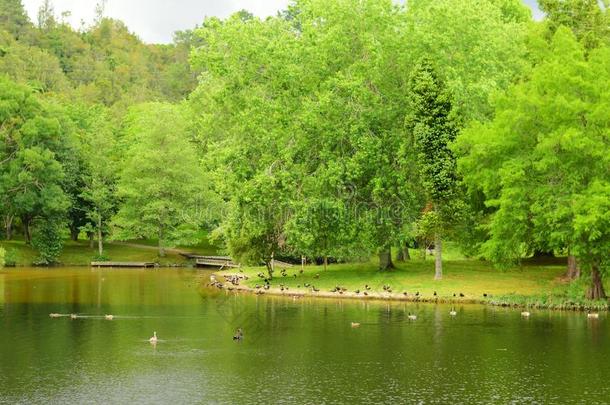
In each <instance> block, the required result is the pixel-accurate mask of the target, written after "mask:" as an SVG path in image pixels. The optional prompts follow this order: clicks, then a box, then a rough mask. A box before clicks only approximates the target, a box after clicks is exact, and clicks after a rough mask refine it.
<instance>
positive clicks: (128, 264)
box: [91, 262, 157, 268]
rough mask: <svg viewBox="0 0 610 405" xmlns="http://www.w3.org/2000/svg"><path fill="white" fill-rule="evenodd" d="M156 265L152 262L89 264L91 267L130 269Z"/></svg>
mask: <svg viewBox="0 0 610 405" xmlns="http://www.w3.org/2000/svg"><path fill="white" fill-rule="evenodd" d="M156 266H157V263H152V262H91V267H130V268H136V267H139V268H151V267H156Z"/></svg>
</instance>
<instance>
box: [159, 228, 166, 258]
mask: <svg viewBox="0 0 610 405" xmlns="http://www.w3.org/2000/svg"><path fill="white" fill-rule="evenodd" d="M158 247H159V257H165V248H164V247H163V228H161V229H159V243H158Z"/></svg>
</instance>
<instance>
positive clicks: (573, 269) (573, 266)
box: [566, 255, 580, 280]
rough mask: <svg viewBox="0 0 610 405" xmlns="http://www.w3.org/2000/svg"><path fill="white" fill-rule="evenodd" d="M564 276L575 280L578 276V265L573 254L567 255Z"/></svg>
mask: <svg viewBox="0 0 610 405" xmlns="http://www.w3.org/2000/svg"><path fill="white" fill-rule="evenodd" d="M566 277H567V278H569V279H570V280H576V279H577V278H579V277H580V266H579V265H578V260H576V256H574V255H568V270H567V272H566Z"/></svg>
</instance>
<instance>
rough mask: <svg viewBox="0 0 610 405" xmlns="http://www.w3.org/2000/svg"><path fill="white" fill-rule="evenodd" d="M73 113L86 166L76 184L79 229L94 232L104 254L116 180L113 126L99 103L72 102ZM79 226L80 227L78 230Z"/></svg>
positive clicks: (114, 205) (100, 252)
mask: <svg viewBox="0 0 610 405" xmlns="http://www.w3.org/2000/svg"><path fill="white" fill-rule="evenodd" d="M73 110H74V112H73V115H74V116H75V118H76V117H78V120H77V122H78V123H79V127H80V129H81V130H82V132H83V141H82V143H83V145H82V155H83V157H84V160H85V169H84V170H83V175H82V184H81V185H79V186H80V187H79V189H78V191H79V193H80V194H79V198H80V199H81V200H82V202H81V204H80V205H79V209H80V211H81V212H82V213H83V215H84V216H85V219H86V221H84V222H83V223H82V224H81V226H80V229H86V230H87V232H88V233H90V234H95V235H97V247H98V256H99V257H100V258H101V257H104V234H105V233H107V231H108V229H107V223H108V222H109V221H110V219H111V218H112V216H113V215H114V213H115V211H116V195H115V194H116V181H117V175H118V167H119V163H118V162H117V156H116V142H115V138H114V128H113V124H112V122H111V119H110V117H109V114H108V111H107V110H106V109H104V108H102V107H100V106H95V107H86V106H74V108H73ZM80 229H79V230H80Z"/></svg>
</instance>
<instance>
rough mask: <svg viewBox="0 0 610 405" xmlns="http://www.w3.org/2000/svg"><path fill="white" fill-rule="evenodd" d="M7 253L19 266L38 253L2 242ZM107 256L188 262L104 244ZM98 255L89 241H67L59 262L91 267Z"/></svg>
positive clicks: (150, 251)
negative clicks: (90, 264)
mask: <svg viewBox="0 0 610 405" xmlns="http://www.w3.org/2000/svg"><path fill="white" fill-rule="evenodd" d="M0 246H2V247H3V248H4V249H6V251H7V256H8V258H11V256H12V259H14V260H15V262H16V263H17V265H18V266H29V265H31V264H32V263H33V262H34V261H35V259H36V256H37V255H36V252H35V251H34V249H32V247H31V246H27V245H25V243H24V242H23V241H18V240H17V241H2V242H0ZM104 251H105V255H106V256H107V257H108V258H109V259H110V260H112V261H121V262H157V263H159V264H161V265H181V264H186V263H188V261H187V260H186V259H184V258H183V257H182V256H180V255H178V254H175V253H168V254H167V255H166V257H164V258H159V257H158V255H157V251H156V250H155V249H151V248H139V247H134V246H125V245H121V244H117V243H105V244H104ZM96 255H97V245H96V247H94V248H90V247H89V242H88V241H78V242H73V241H67V242H66V243H65V245H64V249H63V252H62V254H61V255H60V257H59V261H60V263H61V264H62V265H66V266H84V265H89V263H91V261H92V260H94V258H95V256H96Z"/></svg>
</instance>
